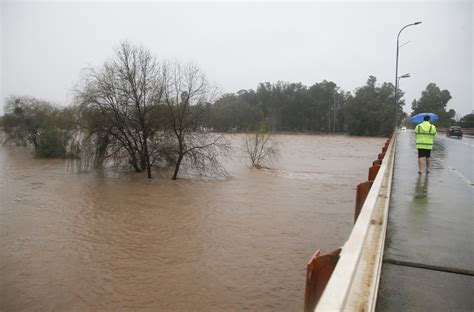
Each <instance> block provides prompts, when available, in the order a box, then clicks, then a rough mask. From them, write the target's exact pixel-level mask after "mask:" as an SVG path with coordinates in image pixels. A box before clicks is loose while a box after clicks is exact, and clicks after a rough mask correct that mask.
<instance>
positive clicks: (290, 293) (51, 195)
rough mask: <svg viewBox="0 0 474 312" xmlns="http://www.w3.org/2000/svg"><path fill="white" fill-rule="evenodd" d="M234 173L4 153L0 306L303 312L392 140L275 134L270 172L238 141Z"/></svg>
mask: <svg viewBox="0 0 474 312" xmlns="http://www.w3.org/2000/svg"><path fill="white" fill-rule="evenodd" d="M228 138H229V140H230V141H231V142H232V145H233V147H234V151H233V153H232V155H233V158H232V159H229V160H227V161H226V163H225V167H226V169H227V171H228V173H229V177H228V178H225V179H222V178H221V179H198V178H184V179H180V180H177V181H171V180H169V179H163V178H161V179H158V178H156V179H153V180H148V179H146V178H145V177H144V175H142V174H127V175H121V176H119V177H111V176H107V175H98V174H93V173H76V172H73V171H71V170H70V169H69V168H70V166H68V165H67V164H66V162H65V161H62V160H40V159H33V158H32V157H31V156H30V154H29V153H28V152H26V151H25V150H21V149H20V150H19V149H14V148H7V147H0V175H1V180H0V188H1V191H0V192H1V193H0V194H1V200H0V203H1V207H0V254H1V259H0V260H1V261H0V283H1V284H0V310H2V311H31V310H34V311H129V310H142V311H186V310H194V311H223V310H225V311H237V310H238V311H242V310H247V311H301V310H302V309H303V301H304V287H305V274H306V264H307V261H308V260H309V259H310V257H311V255H312V254H313V253H314V252H315V251H316V249H322V251H323V252H325V251H330V250H332V249H335V248H337V247H339V246H341V245H342V244H343V243H344V241H345V239H346V238H347V237H348V235H349V233H350V231H351V228H352V220H353V210H354V203H355V186H356V184H357V183H359V182H362V181H364V180H365V179H366V178H367V170H368V167H369V166H370V165H371V163H372V161H373V160H374V159H375V158H376V157H377V154H378V153H379V152H380V150H381V148H382V145H383V143H384V141H385V139H383V138H357V137H348V136H324V135H320V136H315V135H278V136H275V139H276V140H277V141H278V142H279V149H280V158H279V160H278V161H276V162H275V163H274V164H273V167H274V168H275V170H264V171H258V170H253V169H249V167H248V164H247V163H246V161H245V159H244V158H243V157H242V155H241V152H240V148H239V146H240V144H241V141H242V138H243V136H241V135H229V136H228Z"/></svg>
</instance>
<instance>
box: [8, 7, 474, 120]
mask: <svg viewBox="0 0 474 312" xmlns="http://www.w3.org/2000/svg"><path fill="white" fill-rule="evenodd" d="M0 8H1V9H0V10H1V11H2V12H1V13H2V15H1V17H2V19H1V20H2V22H1V26H0V27H1V34H0V36H1V37H0V38H1V41H0V42H1V51H0V53H1V55H0V57H1V60H2V64H1V65H0V66H1V67H0V69H1V73H2V75H1V79H2V81H1V86H0V95H1V96H2V98H4V97H5V96H8V95H10V94H18V95H32V96H35V97H39V98H43V99H47V100H52V101H55V102H57V103H60V104H67V103H68V102H70V101H71V96H72V92H71V89H72V88H73V86H74V84H75V83H76V82H77V81H78V79H79V75H80V71H81V69H82V68H84V67H86V66H99V65H100V64H102V63H103V61H104V60H106V59H107V58H109V57H111V56H112V55H113V48H114V47H115V46H117V44H118V43H119V42H120V41H122V40H125V39H126V40H129V41H131V42H133V43H137V44H142V45H143V46H145V47H147V48H149V49H150V50H152V51H153V52H154V53H155V54H156V55H157V56H158V57H159V58H161V59H164V58H176V59H179V60H182V61H194V62H196V63H197V64H199V66H200V67H201V68H202V69H203V71H204V72H205V73H206V74H207V76H208V78H209V80H210V81H213V82H215V83H216V84H217V85H218V86H219V87H220V89H221V91H222V92H236V91H238V90H240V89H248V88H256V86H257V83H259V82H264V81H270V82H275V81H278V80H283V81H291V82H302V83H304V84H306V85H311V84H313V83H315V82H318V81H321V80H323V79H327V80H332V81H334V82H336V83H337V84H338V85H339V86H341V87H342V88H343V89H344V90H346V91H353V90H354V89H355V88H356V87H359V86H362V85H363V84H365V82H366V80H367V78H368V76H369V75H374V76H376V77H377V79H378V81H379V82H384V81H387V82H392V83H393V82H394V79H395V77H394V76H395V44H396V35H397V33H398V31H399V30H400V28H401V27H403V26H404V25H406V24H409V23H412V22H414V21H418V20H421V21H423V24H421V25H418V26H414V27H409V28H407V29H405V30H404V31H403V33H402V36H401V39H400V41H401V43H405V42H407V41H409V42H408V44H406V45H405V46H403V47H402V48H401V50H400V66H399V73H400V74H405V73H410V74H411V78H408V79H403V80H401V81H400V88H401V89H402V90H403V91H405V92H406V94H405V99H406V102H407V106H406V107H405V110H406V111H407V112H409V111H410V103H411V101H412V100H413V99H415V98H419V97H420V95H421V91H422V90H423V89H424V88H425V87H426V85H427V84H428V83H430V82H435V83H436V84H437V85H438V86H439V87H440V88H443V89H448V90H449V91H450V92H451V94H452V96H453V99H452V100H451V101H450V102H449V103H448V106H449V107H448V108H454V109H455V110H456V111H457V112H458V113H460V114H461V115H464V114H467V113H470V112H471V111H472V109H473V107H472V97H473V90H472V89H473V88H472V84H473V80H472V75H473V66H472V65H473V57H472V55H473V31H472V26H473V24H472V16H473V6H472V4H471V3H470V2H468V1H462V2H456V1H445V2H402V3H395V2H393V3H392V2H383V3H377V2H336V3H329V2H314V3H312V2H303V3H290V2H288V3H281V2H280V3H269V2H263V3H262V2H259V3H248V2H240V3H199V2H190V3H184V2H179V3H174V4H173V3H165V2H158V3H155V2H143V3H138V4H136V3H123V2H120V3H116V2H102V3H94V2H19V3H16V2H4V3H3V5H2V6H1V7H0Z"/></svg>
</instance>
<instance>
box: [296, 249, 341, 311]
mask: <svg viewBox="0 0 474 312" xmlns="http://www.w3.org/2000/svg"><path fill="white" fill-rule="evenodd" d="M340 253H341V248H338V249H336V250H334V251H332V252H330V253H327V254H325V255H320V250H319V249H318V250H316V252H315V253H314V255H313V256H312V257H311V260H310V261H309V262H308V267H307V271H306V291H305V295H304V311H305V312H310V311H314V308H315V307H316V304H317V303H318V301H319V298H321V296H322V294H323V291H324V289H325V288H326V285H327V283H328V281H329V279H330V278H331V275H332V272H333V271H334V268H335V267H336V264H337V261H338V260H339V254H340Z"/></svg>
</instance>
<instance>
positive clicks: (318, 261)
mask: <svg viewBox="0 0 474 312" xmlns="http://www.w3.org/2000/svg"><path fill="white" fill-rule="evenodd" d="M395 139H396V138H395V135H391V136H390V138H389V139H388V140H387V142H386V143H385V146H384V147H383V149H382V153H380V154H379V155H378V159H377V160H375V161H374V162H373V164H372V167H371V168H370V169H369V175H368V181H366V182H363V183H361V184H359V185H358V186H357V198H356V207H355V220H356V221H355V225H354V228H353V230H352V232H351V234H350V236H349V238H348V240H347V241H346V243H345V244H344V246H343V247H342V248H339V249H336V250H335V251H333V252H331V253H329V254H325V255H320V251H319V250H318V251H316V253H315V255H314V256H313V257H312V259H311V260H310V262H309V263H308V272H307V280H306V294H305V311H313V310H314V307H315V306H316V311H373V310H374V309H375V305H376V299H377V290H378V283H379V280H380V273H381V267H382V258H383V247H384V242H385V232H386V227H387V219H388V205H389V199H390V191H391V181H392V172H393V162H394V154H395V149H394V144H395V143H394V141H395Z"/></svg>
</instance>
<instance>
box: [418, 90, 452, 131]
mask: <svg viewBox="0 0 474 312" xmlns="http://www.w3.org/2000/svg"><path fill="white" fill-rule="evenodd" d="M450 99H451V94H450V93H449V91H448V90H441V89H440V88H439V87H438V86H437V85H436V84H435V83H429V84H428V85H427V86H426V89H425V90H424V91H422V92H421V97H420V99H419V100H414V101H413V102H412V105H411V108H412V116H414V115H416V114H419V113H426V112H429V113H434V114H436V115H438V116H439V120H438V121H437V124H438V125H440V126H443V127H447V126H450V125H453V124H454V123H455V120H454V116H455V115H456V112H455V111H454V109H450V110H449V111H446V105H447V104H448V102H449V100H450Z"/></svg>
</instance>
